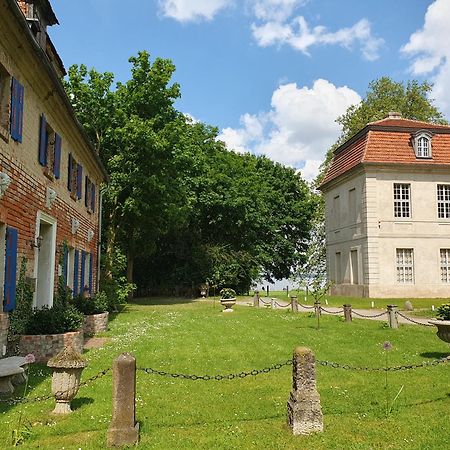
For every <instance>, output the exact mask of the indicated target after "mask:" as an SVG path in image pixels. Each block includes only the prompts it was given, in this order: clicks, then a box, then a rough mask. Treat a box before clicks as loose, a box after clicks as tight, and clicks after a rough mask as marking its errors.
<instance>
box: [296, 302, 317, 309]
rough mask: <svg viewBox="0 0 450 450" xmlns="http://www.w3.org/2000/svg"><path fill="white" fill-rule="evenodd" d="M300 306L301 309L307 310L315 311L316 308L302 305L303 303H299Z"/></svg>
mask: <svg viewBox="0 0 450 450" xmlns="http://www.w3.org/2000/svg"><path fill="white" fill-rule="evenodd" d="M297 305H298V306H300V307H301V308H305V309H314V308H315V306H306V305H302V304H301V303H297Z"/></svg>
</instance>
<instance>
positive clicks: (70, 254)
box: [67, 247, 75, 293]
mask: <svg viewBox="0 0 450 450" xmlns="http://www.w3.org/2000/svg"><path fill="white" fill-rule="evenodd" d="M74 266H75V249H74V248H73V247H68V248H67V286H68V287H69V289H70V290H71V291H72V293H73V275H74Z"/></svg>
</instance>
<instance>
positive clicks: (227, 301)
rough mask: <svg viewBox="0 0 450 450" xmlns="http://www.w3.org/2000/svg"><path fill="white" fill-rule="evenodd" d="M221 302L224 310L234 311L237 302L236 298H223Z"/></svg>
mask: <svg viewBox="0 0 450 450" xmlns="http://www.w3.org/2000/svg"><path fill="white" fill-rule="evenodd" d="M220 303H221V304H222V306H223V307H224V308H225V309H224V310H223V311H222V312H233V306H234V305H235V304H236V299H235V298H221V299H220Z"/></svg>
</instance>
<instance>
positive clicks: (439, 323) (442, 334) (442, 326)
mask: <svg viewBox="0 0 450 450" xmlns="http://www.w3.org/2000/svg"><path fill="white" fill-rule="evenodd" d="M428 323H431V324H432V325H435V326H436V327H437V329H438V330H437V333H436V335H437V337H438V338H439V339H441V340H443V341H444V342H448V343H449V344H450V320H429V321H428Z"/></svg>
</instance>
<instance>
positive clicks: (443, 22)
mask: <svg viewBox="0 0 450 450" xmlns="http://www.w3.org/2000/svg"><path fill="white" fill-rule="evenodd" d="M449 23H450V2H449V1H448V0H436V1H435V2H434V3H432V4H431V5H430V6H429V7H428V9H427V12H426V14H425V19H424V25H423V27H422V28H421V29H420V30H418V31H416V32H415V33H413V34H412V35H411V36H410V38H409V42H408V43H407V44H406V45H404V46H403V47H402V49H401V51H402V52H403V53H404V54H406V55H408V56H410V57H412V58H414V59H413V62H412V64H411V71H412V73H413V74H414V75H432V76H433V82H434V89H433V96H434V97H435V99H436V104H437V105H438V106H439V107H440V108H441V109H442V110H443V111H444V112H445V113H446V114H448V115H450V91H449V89H448V86H450V40H449V32H448V24H449Z"/></svg>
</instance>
